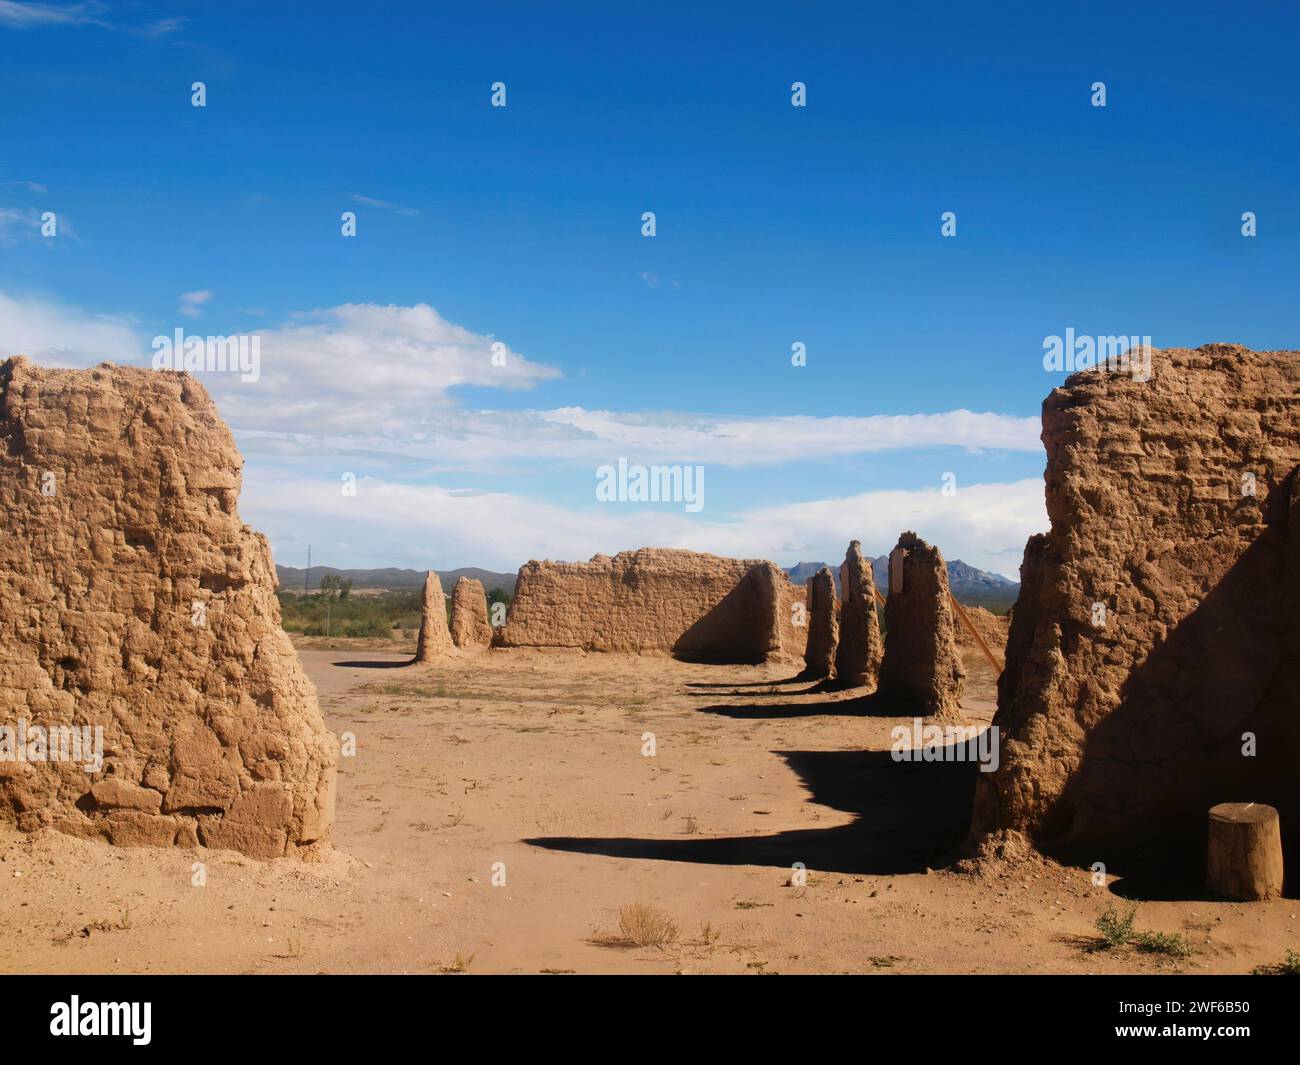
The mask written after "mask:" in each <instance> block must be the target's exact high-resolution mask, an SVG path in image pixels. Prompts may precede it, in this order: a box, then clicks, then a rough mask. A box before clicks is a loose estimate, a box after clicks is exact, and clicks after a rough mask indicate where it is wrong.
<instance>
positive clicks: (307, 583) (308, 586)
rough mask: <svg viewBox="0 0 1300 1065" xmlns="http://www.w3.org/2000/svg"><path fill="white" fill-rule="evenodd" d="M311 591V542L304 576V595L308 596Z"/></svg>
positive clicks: (308, 547) (304, 596) (308, 546)
mask: <svg viewBox="0 0 1300 1065" xmlns="http://www.w3.org/2000/svg"><path fill="white" fill-rule="evenodd" d="M310 591H311V544H308V545H307V572H306V573H304V574H303V577H302V597H303V598H304V599H306V598H307V593H308V592H310Z"/></svg>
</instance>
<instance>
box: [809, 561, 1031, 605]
mask: <svg viewBox="0 0 1300 1065" xmlns="http://www.w3.org/2000/svg"><path fill="white" fill-rule="evenodd" d="M822 566H830V564H829V563H827V562H800V563H799V564H798V565H796V566H790V567H789V568H787V569H786V573H788V574H789V575H790V580H792V581H793V582H794V583H795V584H806V583H807V582H808V579H809V578H810V577H812V575H813V574H814V573H816V572H817V571H818V570H819V569H821V568H822ZM830 571H831V573H832V574H834V576H835V592H836V594H839V591H840V567H839V566H838V565H834V566H830ZM871 577H872V579H873V580H874V581H875V582H876V587H877V588H879V589H880V590H881V592H882V593H883V592H884V591H885V590H886V589H888V587H889V556H888V555H881V556H880V557H879V558H873V559H872V560H871ZM948 587H949V588H951V589H952V594H953V595H955V596H956V597H957V598H958V599H959V600H962V601H963V602H964V601H966V600H968V599H969V600H972V601H981V600H982V601H997V602H1008V603H1014V602H1015V601H1016V597H1017V596H1018V595H1019V594H1020V585H1019V584H1018V583H1017V582H1015V581H1009V580H1007V578H1006V577H1002V576H1000V575H998V574H996V573H986V572H985V571H984V570H982V569H976V568H975V567H974V566H968V565H967V564H966V563H965V562H963V561H962V560H961V559H954V560H953V561H952V562H949V563H948Z"/></svg>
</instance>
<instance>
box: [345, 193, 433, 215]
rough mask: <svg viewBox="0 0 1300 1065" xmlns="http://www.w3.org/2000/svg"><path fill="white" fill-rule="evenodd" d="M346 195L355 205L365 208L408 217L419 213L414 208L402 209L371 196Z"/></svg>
mask: <svg viewBox="0 0 1300 1065" xmlns="http://www.w3.org/2000/svg"><path fill="white" fill-rule="evenodd" d="M348 195H350V196H351V197H352V199H353V200H355V201H356V202H357V203H360V204H363V205H364V206H366V207H380V208H382V209H384V210H385V211H392V212H393V213H395V214H400V215H408V216H410V215H417V214H419V213H420V212H419V211H418V210H416V209H415V208H414V207H403V206H402V205H401V204H399V203H389V202H388V201H387V200H377V199H375V198H374V197H373V196H362V195H361V194H360V193H358V192H352V193H349V194H348Z"/></svg>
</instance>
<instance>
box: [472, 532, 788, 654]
mask: <svg viewBox="0 0 1300 1065" xmlns="http://www.w3.org/2000/svg"><path fill="white" fill-rule="evenodd" d="M760 565H761V566H769V565H770V563H765V562H763V563H760V562H758V561H756V560H744V559H734V558H719V557H718V556H716V555H705V554H699V553H697V552H694V551H680V550H673V549H668V548H657V547H643V548H641V549H640V550H638V551H624V552H621V553H620V554H618V555H615V556H614V557H613V558H610V557H609V556H607V555H597V556H596V557H595V558H593V559H592V560H591V561H590V562H537V561H533V562H529V563H527V564H526V565H525V566H523V567H522V568H521V569H520V570H519V577H518V580H517V581H516V583H515V598H514V601H513V602H512V603H511V604H510V612H509V614H508V616H507V618H506V624H505V625H504V626H502V627H501V628H500V629H498V630H497V634H496V640H495V642H496V644H497V645H498V646H502V647H569V648H576V649H581V650H585V651H616V652H628V653H633V654H640V653H654V652H660V653H664V652H672V653H675V654H678V655H679V656H680V657H683V658H688V659H693V660H699V661H740V662H749V661H761V660H763V659H764V658H766V657H769V656H772V657H788V656H789V655H792V654H794V652H793V650H791V649H790V648H788V647H787V640H788V639H789V637H787V636H786V635H785V633H786V629H785V628H784V627H783V626H781V625H780V624H778V622H777V618H776V606H777V603H778V602H780V601H782V600H783V599H785V598H786V597H787V596H790V595H793V594H794V593H793V592H791V591H787V589H788V588H789V587H790V585H789V580H788V578H787V579H786V580H785V584H784V586H783V585H782V584H781V582H780V579H779V578H778V577H776V576H775V575H773V574H771V573H760V574H757V575H755V576H754V577H753V578H752V579H751V580H748V581H746V580H745V578H746V576H747V575H748V574H749V573H750V571H751V570H752V569H754V568H755V567H756V566H760ZM778 572H779V571H778ZM781 576H782V577H784V574H781ZM773 647H776V648H778V650H776V651H773V650H772V649H773ZM802 651H803V645H802V643H799V647H798V654H802Z"/></svg>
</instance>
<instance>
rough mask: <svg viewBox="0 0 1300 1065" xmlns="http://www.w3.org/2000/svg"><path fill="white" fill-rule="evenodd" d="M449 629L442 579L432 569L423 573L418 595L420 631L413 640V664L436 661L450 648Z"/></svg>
mask: <svg viewBox="0 0 1300 1065" xmlns="http://www.w3.org/2000/svg"><path fill="white" fill-rule="evenodd" d="M452 646H453V644H452V642H451V630H450V629H449V628H448V627H447V597H446V596H445V595H443V594H442V581H441V580H440V579H439V577H438V575H437V574H436V573H434V571H433V570H429V571H428V572H427V573H426V574H425V575H424V590H423V592H422V593H421V595H420V633H419V635H418V636H417V637H416V640H415V664H416V665H425V664H427V663H429V662H434V661H436V660H437V659H438V658H439V657H440V656H442V655H445V654H446V653H447V652H448V651H450V650H451V649H452Z"/></svg>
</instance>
